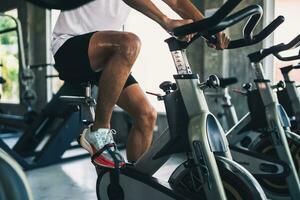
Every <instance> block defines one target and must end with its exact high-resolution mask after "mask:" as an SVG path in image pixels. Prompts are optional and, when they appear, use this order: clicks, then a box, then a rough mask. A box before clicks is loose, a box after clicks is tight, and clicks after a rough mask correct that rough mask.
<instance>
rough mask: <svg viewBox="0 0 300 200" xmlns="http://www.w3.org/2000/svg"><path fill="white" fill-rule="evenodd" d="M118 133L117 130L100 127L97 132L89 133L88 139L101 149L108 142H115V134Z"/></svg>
mask: <svg viewBox="0 0 300 200" xmlns="http://www.w3.org/2000/svg"><path fill="white" fill-rule="evenodd" d="M115 134H116V130H114V129H110V130H109V131H107V132H105V131H104V130H101V129H98V130H97V131H95V132H92V133H89V136H88V141H89V142H92V143H93V144H94V145H95V146H96V147H97V148H99V149H101V148H103V147H104V146H105V145H107V144H111V143H115V142H114V138H113V135H115Z"/></svg>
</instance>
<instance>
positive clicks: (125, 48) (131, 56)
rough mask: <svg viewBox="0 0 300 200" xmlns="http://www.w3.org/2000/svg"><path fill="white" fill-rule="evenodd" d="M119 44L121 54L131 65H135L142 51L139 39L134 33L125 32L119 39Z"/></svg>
mask: <svg viewBox="0 0 300 200" xmlns="http://www.w3.org/2000/svg"><path fill="white" fill-rule="evenodd" d="M119 43H120V53H121V54H123V55H124V56H125V57H126V58H127V59H128V62H130V64H133V63H134V61H135V60H136V58H137V56H138V54H139V52H140V49H141V41H140V39H139V37H138V36H137V35H135V34H133V33H129V32H124V33H122V34H121V36H120V38H119Z"/></svg>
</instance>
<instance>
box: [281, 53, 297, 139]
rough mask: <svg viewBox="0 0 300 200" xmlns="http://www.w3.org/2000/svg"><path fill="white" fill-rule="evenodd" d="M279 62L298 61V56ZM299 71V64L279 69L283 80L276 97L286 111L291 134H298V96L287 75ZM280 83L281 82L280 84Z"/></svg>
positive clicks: (294, 85) (295, 87) (293, 83)
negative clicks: (289, 120) (289, 121)
mask: <svg viewBox="0 0 300 200" xmlns="http://www.w3.org/2000/svg"><path fill="white" fill-rule="evenodd" d="M278 59H280V60H284V61H285V60H296V59H300V55H298V56H293V57H290V58H283V57H281V56H280V57H278ZM297 69H300V64H297V65H289V66H286V67H282V68H281V69H280V71H281V73H282V75H283V78H284V86H285V87H281V88H279V89H278V91H277V97H278V101H279V103H280V104H281V105H282V106H283V107H284V109H285V110H286V112H287V114H288V116H289V118H290V119H291V124H292V127H291V129H292V130H293V132H295V133H297V134H298V135H299V134H300V94H299V90H298V88H297V85H296V83H295V81H293V80H291V78H290V76H289V73H290V72H291V71H292V70H297ZM280 83H281V82H280Z"/></svg>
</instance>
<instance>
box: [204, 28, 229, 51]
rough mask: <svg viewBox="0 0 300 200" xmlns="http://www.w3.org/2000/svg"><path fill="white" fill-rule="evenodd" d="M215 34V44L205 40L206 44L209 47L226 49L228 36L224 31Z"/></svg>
mask: <svg viewBox="0 0 300 200" xmlns="http://www.w3.org/2000/svg"><path fill="white" fill-rule="evenodd" d="M216 36H217V40H218V42H217V44H211V43H209V42H207V45H208V46H209V47H210V48H214V49H217V50H224V49H226V48H227V47H228V45H229V43H230V38H229V37H228V36H227V35H226V34H225V33H224V32H220V33H217V34H216Z"/></svg>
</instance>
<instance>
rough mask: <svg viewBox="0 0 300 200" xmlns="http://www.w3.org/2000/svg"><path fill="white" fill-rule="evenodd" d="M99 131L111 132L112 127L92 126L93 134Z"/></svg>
mask: <svg viewBox="0 0 300 200" xmlns="http://www.w3.org/2000/svg"><path fill="white" fill-rule="evenodd" d="M99 129H107V130H109V129H110V127H107V126H96V125H92V126H91V128H90V130H91V132H95V131H97V130H99Z"/></svg>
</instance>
